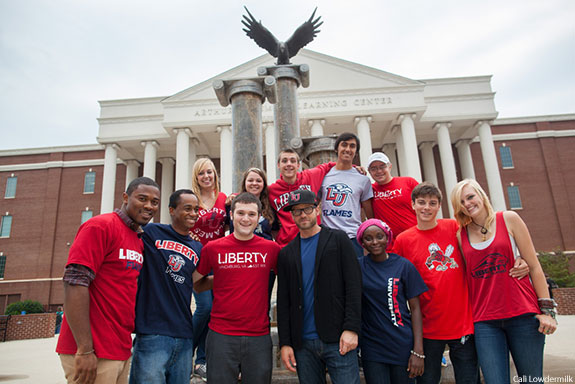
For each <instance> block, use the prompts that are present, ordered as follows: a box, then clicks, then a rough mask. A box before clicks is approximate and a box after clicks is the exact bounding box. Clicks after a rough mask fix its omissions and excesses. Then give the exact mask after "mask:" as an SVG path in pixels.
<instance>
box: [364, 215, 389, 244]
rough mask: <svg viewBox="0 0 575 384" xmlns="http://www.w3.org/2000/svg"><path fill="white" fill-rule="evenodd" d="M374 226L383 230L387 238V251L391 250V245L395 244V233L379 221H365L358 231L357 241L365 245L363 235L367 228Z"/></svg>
mask: <svg viewBox="0 0 575 384" xmlns="http://www.w3.org/2000/svg"><path fill="white" fill-rule="evenodd" d="M372 225H375V226H376V227H379V228H381V230H382V231H383V233H385V236H386V237H387V247H386V250H387V249H390V248H391V244H392V243H393V232H392V231H391V228H389V225H387V224H386V223H385V222H383V221H381V220H379V219H369V220H366V221H364V222H363V223H362V224H361V225H360V226H359V228H358V229H357V235H356V239H357V241H358V242H359V243H360V244H362V245H363V233H364V232H365V230H366V229H367V228H369V227H371V226H372Z"/></svg>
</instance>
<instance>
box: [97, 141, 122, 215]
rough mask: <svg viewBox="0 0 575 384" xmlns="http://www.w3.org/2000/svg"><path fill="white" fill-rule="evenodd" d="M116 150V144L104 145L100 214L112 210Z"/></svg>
mask: <svg viewBox="0 0 575 384" xmlns="http://www.w3.org/2000/svg"><path fill="white" fill-rule="evenodd" d="M118 149H119V147H118V146H117V145H116V144H106V151H105V153H104V175H103V176H102V200H101V203H100V213H109V212H112V211H113V210H114V192H115V191H114V190H115V187H116V161H117V159H118Z"/></svg>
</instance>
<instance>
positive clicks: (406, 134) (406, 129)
mask: <svg viewBox="0 0 575 384" xmlns="http://www.w3.org/2000/svg"><path fill="white" fill-rule="evenodd" d="M414 118H415V114H413V115H411V114H402V115H399V123H400V124H401V137H402V141H403V151H404V156H405V172H403V171H402V172H401V173H402V175H403V176H411V177H413V178H414V179H416V180H421V169H420V167H419V151H418V149H417V137H416V136H415V123H414V122H413V119H414ZM403 168H404V167H403V165H402V169H403Z"/></svg>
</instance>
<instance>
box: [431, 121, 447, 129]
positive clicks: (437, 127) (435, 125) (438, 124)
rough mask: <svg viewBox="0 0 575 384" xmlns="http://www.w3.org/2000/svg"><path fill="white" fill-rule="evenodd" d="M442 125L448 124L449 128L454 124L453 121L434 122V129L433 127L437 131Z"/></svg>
mask: <svg viewBox="0 0 575 384" xmlns="http://www.w3.org/2000/svg"><path fill="white" fill-rule="evenodd" d="M441 126H446V127H447V129H450V128H451V126H452V124H451V122H440V123H435V124H433V128H432V129H433V130H434V131H436V130H438V129H439V128H440V127H441Z"/></svg>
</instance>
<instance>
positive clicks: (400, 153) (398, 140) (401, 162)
mask: <svg viewBox="0 0 575 384" xmlns="http://www.w3.org/2000/svg"><path fill="white" fill-rule="evenodd" d="M392 133H393V134H394V135H395V147H396V148H397V165H398V167H397V168H398V169H397V173H398V176H407V173H406V172H407V166H406V163H407V160H406V159H405V149H404V147H403V135H402V134H401V127H400V126H399V125H396V126H394V127H393V128H392ZM392 169H393V168H392Z"/></svg>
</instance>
